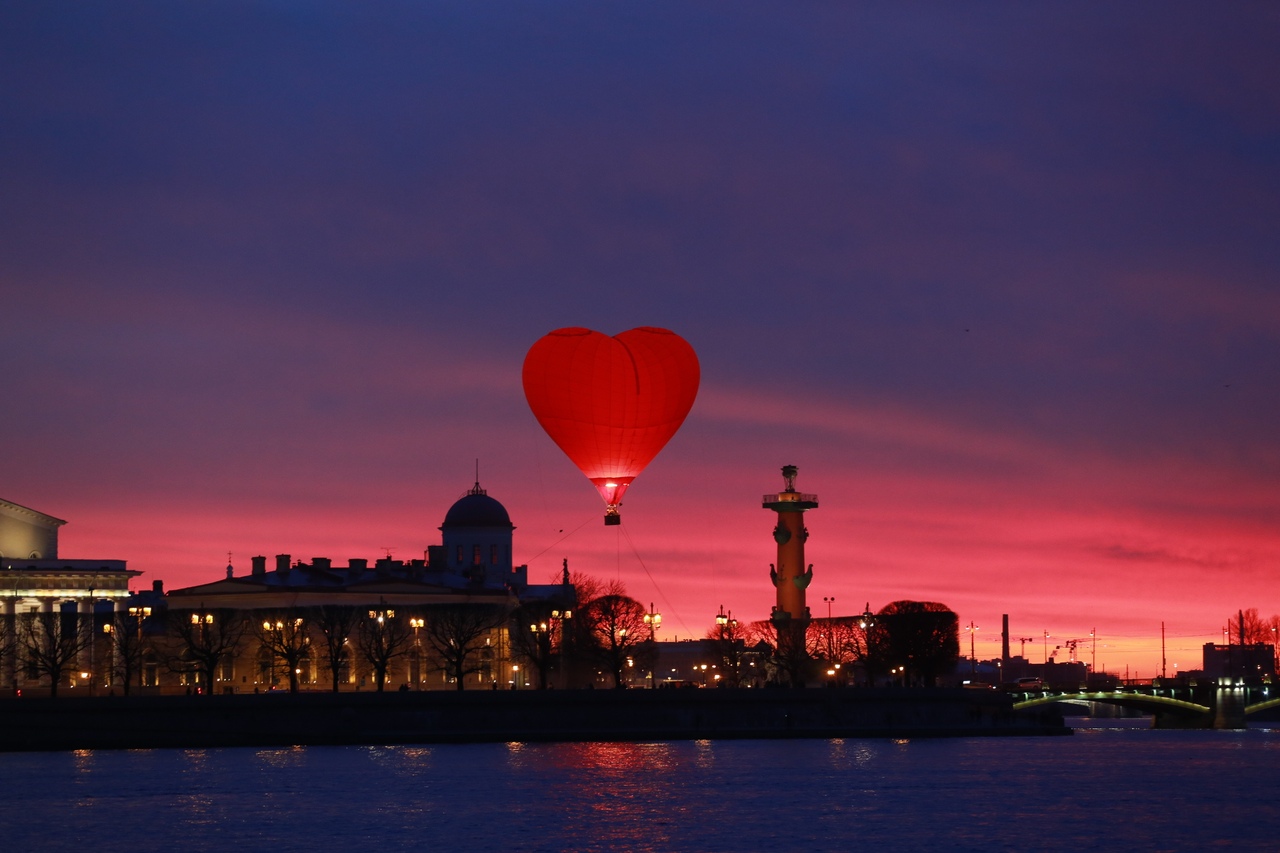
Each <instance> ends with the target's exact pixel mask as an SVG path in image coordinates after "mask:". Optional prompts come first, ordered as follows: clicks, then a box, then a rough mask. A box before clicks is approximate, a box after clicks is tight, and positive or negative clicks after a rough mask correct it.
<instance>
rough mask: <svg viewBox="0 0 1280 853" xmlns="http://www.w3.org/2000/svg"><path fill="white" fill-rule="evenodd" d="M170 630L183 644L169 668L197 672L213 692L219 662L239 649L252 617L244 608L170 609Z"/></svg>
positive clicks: (205, 687) (207, 687)
mask: <svg viewBox="0 0 1280 853" xmlns="http://www.w3.org/2000/svg"><path fill="white" fill-rule="evenodd" d="M169 630H170V631H171V633H172V635H173V636H174V637H176V638H177V640H178V641H179V643H180V646H181V652H180V653H179V655H178V656H177V657H175V658H172V659H171V660H170V661H169V666H170V668H171V669H174V670H176V671H178V672H194V673H196V676H197V679H198V681H199V682H200V683H201V684H202V686H203V688H204V690H205V692H206V693H207V694H208V695H210V696H212V695H213V684H214V680H215V679H216V677H217V672H218V664H220V663H221V662H222V660H223V658H224V657H226V656H228V655H231V656H234V655H235V654H236V653H237V652H239V650H240V646H241V644H242V643H243V642H244V637H245V634H247V633H248V631H249V620H248V617H247V615H246V613H245V611H243V610H235V609H232V608H227V607H220V608H217V609H215V610H204V609H203V608H201V609H198V610H171V611H169Z"/></svg>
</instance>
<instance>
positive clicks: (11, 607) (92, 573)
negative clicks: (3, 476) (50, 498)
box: [0, 500, 141, 690]
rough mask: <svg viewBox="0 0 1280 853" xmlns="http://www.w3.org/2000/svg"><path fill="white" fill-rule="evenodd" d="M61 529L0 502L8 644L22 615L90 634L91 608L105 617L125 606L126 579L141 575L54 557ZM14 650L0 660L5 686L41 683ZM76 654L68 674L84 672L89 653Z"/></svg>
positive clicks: (110, 563) (103, 563)
mask: <svg viewBox="0 0 1280 853" xmlns="http://www.w3.org/2000/svg"><path fill="white" fill-rule="evenodd" d="M64 524H66V522H65V521H63V520H62V519H60V518H54V517H53V516H51V515H46V514H45V513H43V512H39V511H38V510H34V509H31V508H30V507H25V506H22V505H21V504H16V503H13V502H12V501H6V500H0V614H3V619H4V624H3V628H2V630H3V632H4V636H5V637H7V638H9V639H10V640H16V639H17V638H18V633H19V627H20V619H19V617H21V616H23V615H26V614H40V613H44V614H53V613H59V614H61V615H62V616H63V621H64V622H65V621H67V620H75V622H76V623H79V625H80V627H79V628H78V629H75V630H81V631H91V630H92V629H93V625H94V620H93V619H92V618H91V614H93V613H94V611H95V609H96V610H98V611H103V610H105V611H107V612H108V613H110V612H113V611H115V610H118V609H122V608H123V607H125V606H126V605H125V602H126V601H127V600H128V599H129V580H130V578H133V577H136V576H138V575H139V574H141V572H134V571H129V569H128V568H127V567H126V565H125V561H124V560H83V559H76V560H68V559H63V558H61V557H59V556H58V529H59V528H60V527H62V525H64ZM69 630H71V629H69ZM13 645H14V646H15V649H14V651H13V652H11V653H10V654H7V655H5V656H4V660H3V661H2V666H3V671H2V672H0V677H2V678H3V682H4V684H5V686H6V687H12V688H13V689H15V690H17V689H20V688H21V687H22V685H24V684H29V683H37V684H38V683H40V681H41V680H42V677H41V676H39V675H36V674H34V673H33V672H31V671H30V670H29V668H27V667H24V666H22V665H21V658H22V649H21V647H20V645H21V644H20V643H17V642H14V643H13ZM86 645H88V644H86ZM81 652H82V653H81V655H80V656H81V657H85V660H84V661H80V660H76V661H75V666H74V667H73V669H75V670H76V671H79V670H81V669H83V670H84V671H89V670H90V669H91V668H92V665H91V663H90V661H89V659H88V655H89V653H90V652H89V650H88V649H87V648H86V649H83V650H81ZM43 680H44V681H46V682H47V680H48V679H47V678H44V679H43Z"/></svg>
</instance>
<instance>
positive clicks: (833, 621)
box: [806, 616, 866, 684]
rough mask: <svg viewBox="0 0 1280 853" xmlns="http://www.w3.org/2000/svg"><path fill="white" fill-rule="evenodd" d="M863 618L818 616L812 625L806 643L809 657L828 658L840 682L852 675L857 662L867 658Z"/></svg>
mask: <svg viewBox="0 0 1280 853" xmlns="http://www.w3.org/2000/svg"><path fill="white" fill-rule="evenodd" d="M859 619H860V617H856V616H836V617H833V618H830V619H815V620H813V622H812V623H811V624H810V626H809V631H808V635H807V638H806V642H807V644H808V652H809V656H810V657H812V658H815V659H818V660H822V661H826V665H827V669H828V671H829V672H832V673H834V675H833V676H832V677H834V679H835V681H836V682H837V683H841V684H843V683H845V681H847V680H848V679H849V678H851V677H853V667H854V664H856V663H860V662H862V661H863V659H864V658H865V657H866V630H865V629H863V628H861V627H859Z"/></svg>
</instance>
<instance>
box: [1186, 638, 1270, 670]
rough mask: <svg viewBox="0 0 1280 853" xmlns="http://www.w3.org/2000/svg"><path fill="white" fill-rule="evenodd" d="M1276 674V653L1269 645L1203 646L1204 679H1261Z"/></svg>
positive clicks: (1211, 644)
mask: <svg viewBox="0 0 1280 853" xmlns="http://www.w3.org/2000/svg"><path fill="white" fill-rule="evenodd" d="M1275 674H1276V651H1275V647H1274V646H1272V645H1271V644H1270V643H1253V644H1251V645H1247V646H1236V645H1219V644H1217V643H1205V644H1204V675H1205V677H1206V678H1262V677H1266V676H1274V675H1275Z"/></svg>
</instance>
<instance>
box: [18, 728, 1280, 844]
mask: <svg viewBox="0 0 1280 853" xmlns="http://www.w3.org/2000/svg"><path fill="white" fill-rule="evenodd" d="M1075 725H1076V726H1077V731H1076V733H1075V735H1074V736H1072V737H1036V738H1022V737H1017V738H955V739H936V740H910V741H893V740H793V741H697V742H693V741H685V742H669V743H638V744H631V743H588V744H481V745H448V746H430V747H412V746H390V747H379V746H369V747H305V748H304V747H297V748H292V749H214V750H138V751H127V752H111V751H97V752H77V753H18V754H4V755H0V837H2V838H3V839H4V849H6V850H12V851H27V850H33V851H34V850H40V851H44V850H48V851H61V850H67V851H70V850H77V851H83V850H92V851H94V853H98V851H115V850H130V851H138V850H162V849H172V850H181V851H204V850H219V851H229V850H237V851H239V850H272V851H308V853H314V851H316V850H354V849H357V848H360V849H366V848H367V849H370V850H409V849H414V850H448V851H468V850H476V851H484V850H527V851H543V850H545V851H558V850H600V851H604V850H609V851H614V850H619V851H621V850H636V851H648V850H662V851H666V850H682V851H683V850H688V851H720V850H724V851H775V850H777V851H789V850H804V851H814V850H833V851H837V850H838V851H844V850H878V851H917V850H919V851H924V850H928V851H934V853H939V852H940V851H966V850H972V851H988V850H1020V851H1021V850H1063V851H1066V850H1071V851H1080V850H1107V851H1127V850H1132V851H1159V850H1167V851H1183V850H1204V849H1206V848H1215V847H1216V848H1219V849H1232V850H1234V849H1257V850H1273V849H1277V845H1278V844H1280V727H1278V728H1275V729H1272V728H1252V729H1250V730H1248V731H1241V732H1214V731H1153V730H1150V729H1148V728H1146V726H1148V725H1149V722H1148V721H1145V720H1124V721H1116V720H1107V721H1090V720H1083V721H1080V720H1077V721H1075Z"/></svg>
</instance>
